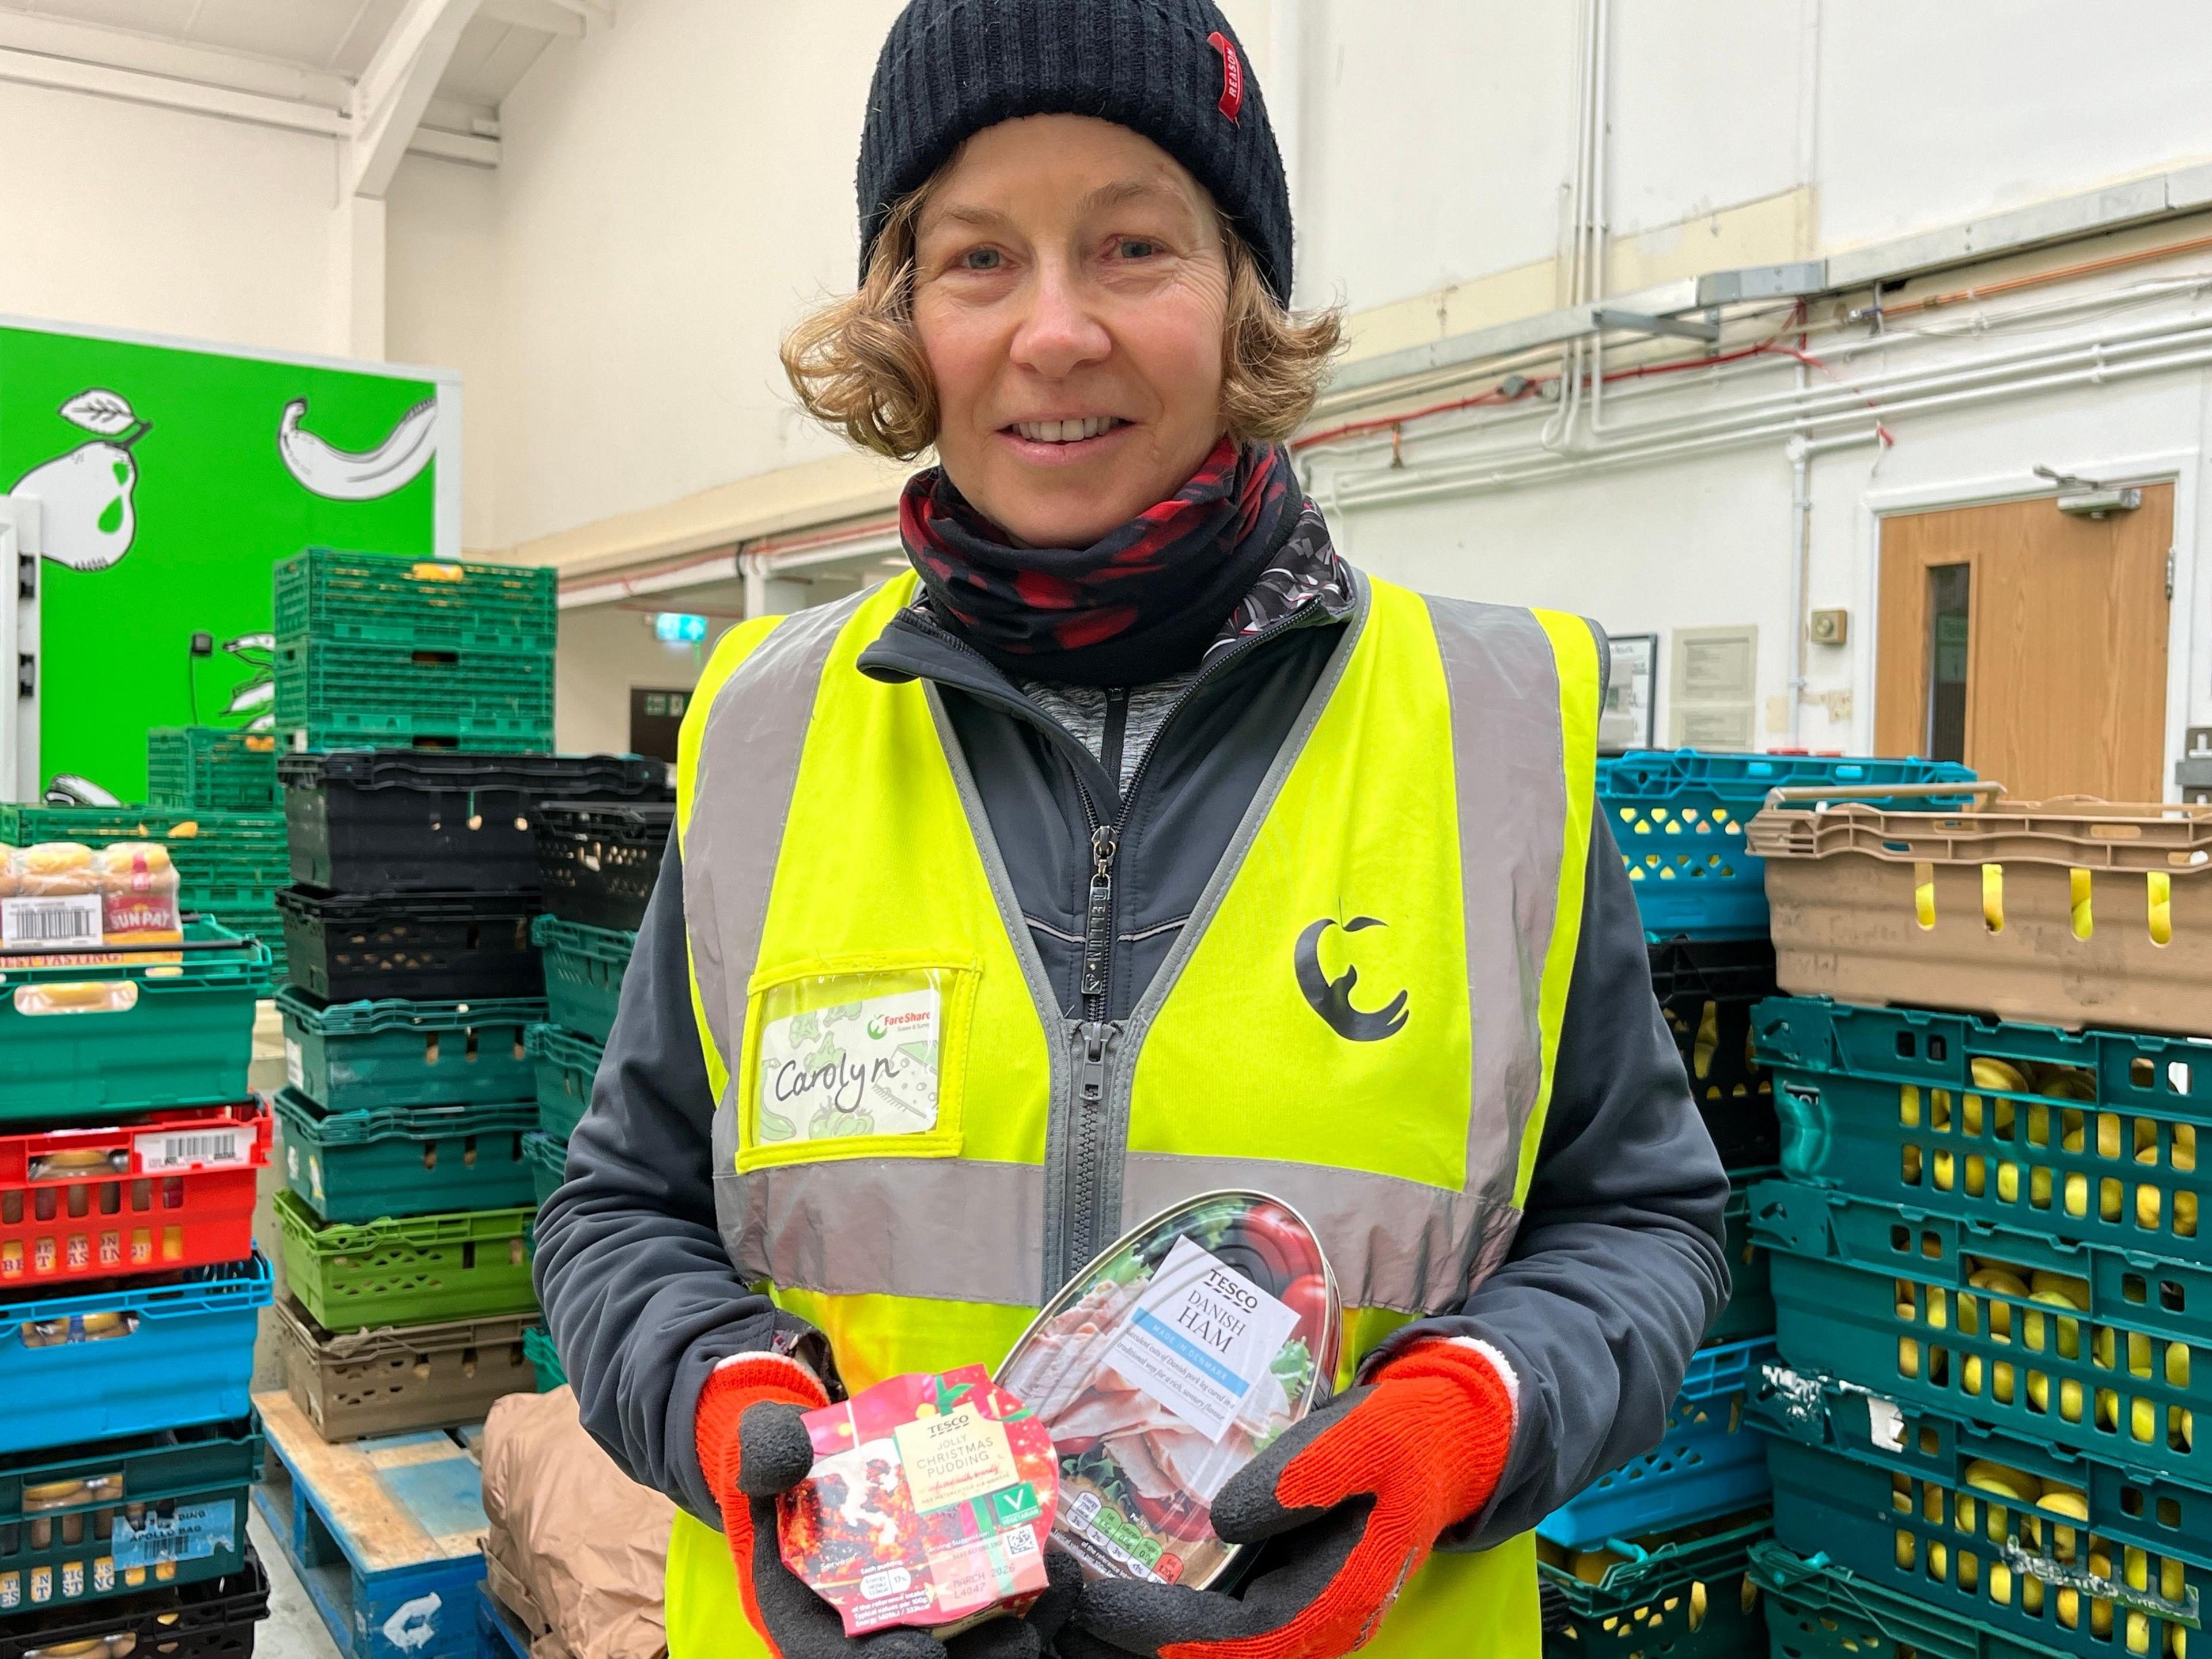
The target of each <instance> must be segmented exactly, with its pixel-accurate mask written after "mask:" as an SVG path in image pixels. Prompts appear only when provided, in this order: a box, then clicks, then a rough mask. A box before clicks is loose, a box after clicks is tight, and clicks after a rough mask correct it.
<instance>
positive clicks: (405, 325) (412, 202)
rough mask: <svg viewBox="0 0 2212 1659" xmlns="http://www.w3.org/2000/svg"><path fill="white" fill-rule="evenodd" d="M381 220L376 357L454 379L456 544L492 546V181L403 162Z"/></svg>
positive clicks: (438, 164)
mask: <svg viewBox="0 0 2212 1659" xmlns="http://www.w3.org/2000/svg"><path fill="white" fill-rule="evenodd" d="M385 206H386V212H385V355H386V356H387V357H389V358H390V359H391V360H392V362H401V363H418V364H422V365H424V366H427V367H431V368H458V369H459V370H460V371H461V375H462V387H461V428H462V430H461V456H462V462H461V484H462V497H461V544H462V545H463V546H464V547H469V548H487V547H495V546H497V545H499V544H500V542H499V527H498V522H497V518H496V506H497V491H498V484H499V469H498V467H497V466H496V465H495V459H496V457H497V454H498V445H497V442H496V438H495V435H496V430H497V428H496V425H495V422H497V420H498V418H499V412H500V410H501V399H500V398H497V397H496V396H495V387H496V386H497V385H498V381H499V378H500V371H501V367H502V360H501V337H502V334H501V330H502V322H501V313H500V294H499V270H500V261H499V241H498V229H499V224H498V211H499V181H498V177H497V175H496V174H495V173H491V172H489V170H487V169H484V168H481V167H461V166H456V165H455V164H454V163H453V162H450V161H436V160H434V159H431V158H429V157H427V156H421V155H410V156H407V157H405V158H404V160H402V161H401V162H400V163H399V171H398V174H397V175H396V176H395V177H394V178H393V179H392V193H391V195H390V197H387V198H386V204H385Z"/></svg>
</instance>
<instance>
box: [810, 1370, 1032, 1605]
mask: <svg viewBox="0 0 2212 1659" xmlns="http://www.w3.org/2000/svg"><path fill="white" fill-rule="evenodd" d="M805 1422H806V1429H807V1432H808V1434H809V1435H810V1436H811V1437H812V1438H813V1442H814V1459H815V1461H814V1468H813V1469H812V1471H811V1473H810V1474H808V1475H807V1477H806V1479H805V1481H803V1482H802V1483H800V1485H799V1486H798V1487H796V1488H795V1489H794V1490H793V1491H792V1492H787V1493H786V1494H785V1495H784V1496H783V1497H782V1498H780V1499H779V1500H778V1501H777V1514H776V1522H777V1526H776V1534H777V1540H778V1542H779V1544H780V1546H781V1550H782V1553H783V1559H784V1563H785V1565H787V1566H789V1567H790V1569H791V1570H792V1571H793V1572H795V1573H797V1574H798V1575H799V1577H800V1578H801V1579H803V1580H804V1581H805V1583H807V1584H808V1585H809V1586H810V1587H811V1588H812V1589H813V1590H814V1591H815V1592H816V1593H817V1595H820V1596H821V1597H822V1598H823V1600H824V1601H828V1602H829V1604H830V1605H831V1606H832V1607H836V1609H837V1611H838V1613H839V1614H840V1615H841V1616H842V1618H843V1620H844V1621H845V1633H846V1634H847V1635H848V1636H861V1635H866V1634H867V1633H868V1632H871V1631H877V1630H882V1629H884V1628H885V1627H887V1626H892V1625H920V1626H927V1627H929V1628H932V1629H933V1630H935V1631H937V1632H938V1634H939V1635H940V1636H945V1635H951V1634H952V1633H953V1632H955V1631H957V1630H961V1629H965V1628H967V1627H968V1626H970V1625H974V1624H979V1623H981V1621H982V1620H986V1619H989V1618H993V1617H995V1616H996V1615H998V1614H999V1613H1019V1612H1022V1611H1023V1610H1024V1609H1025V1608H1027V1607H1029V1606H1030V1603H1032V1602H1033V1601H1036V1596H1037V1594H1038V1592H1040V1591H1041V1590H1042V1589H1044V1588H1045V1571H1044V1545H1045V1539H1046V1537H1047V1535H1048V1534H1049V1533H1050V1531H1051V1529H1052V1522H1053V1514H1054V1505H1055V1503H1056V1500H1057V1498H1058V1495H1059V1464H1058V1462H1057V1461H1056V1460H1055V1458H1054V1455H1053V1446H1052V1441H1051V1439H1050V1438H1049V1437H1048V1436H1047V1435H1046V1433H1045V1430H1044V1425H1042V1424H1041V1423H1040V1422H1038V1421H1037V1419H1036V1413H1033V1412H1031V1411H1030V1410H1028V1409H1027V1408H1026V1407H1024V1406H1023V1404H1022V1403H1021V1401H1019V1400H1018V1398H1017V1397H1016V1396H1015V1395H1012V1393H1010V1392H1009V1391H1008V1390H1006V1389H1003V1388H1000V1387H999V1386H997V1385H996V1384H994V1383H993V1382H992V1381H991V1378H990V1374H989V1373H988V1372H987V1370H985V1369H984V1368H983V1367H982V1366H981V1365H966V1366H963V1367H961V1368H960V1369H959V1370H951V1371H946V1372H945V1373H943V1374H942V1375H941V1376H940V1375H933V1374H931V1373H927V1372H919V1371H917V1372H909V1373H908V1374H907V1375H905V1376H893V1377H888V1378H886V1379H885V1380H884V1381H883V1382H881V1383H877V1384H876V1385H875V1386H874V1387H873V1388H869V1389H862V1390H861V1391H860V1393H859V1394H856V1395H854V1396H853V1397H852V1398H851V1399H849V1400H846V1401H841V1402H840V1403H838V1404H836V1405H834V1406H825V1407H823V1408H822V1409H820V1410H819V1411H811V1412H809V1413H806V1416H805Z"/></svg>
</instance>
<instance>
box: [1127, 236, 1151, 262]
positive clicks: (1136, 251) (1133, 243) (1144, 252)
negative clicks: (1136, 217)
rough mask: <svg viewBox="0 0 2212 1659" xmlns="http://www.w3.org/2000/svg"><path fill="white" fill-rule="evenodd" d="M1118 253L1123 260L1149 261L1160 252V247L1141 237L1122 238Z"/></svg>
mask: <svg viewBox="0 0 2212 1659" xmlns="http://www.w3.org/2000/svg"><path fill="white" fill-rule="evenodd" d="M1118 251H1119V252H1120V253H1121V257H1122V258H1124V259H1149V258H1152V256H1153V255H1154V254H1156V253H1158V252H1159V251H1160V245H1159V244H1158V242H1155V241H1152V240H1150V239H1148V238H1146V237H1143V236H1124V237H1123V238H1122V239H1121V242H1120V244H1119V245H1118Z"/></svg>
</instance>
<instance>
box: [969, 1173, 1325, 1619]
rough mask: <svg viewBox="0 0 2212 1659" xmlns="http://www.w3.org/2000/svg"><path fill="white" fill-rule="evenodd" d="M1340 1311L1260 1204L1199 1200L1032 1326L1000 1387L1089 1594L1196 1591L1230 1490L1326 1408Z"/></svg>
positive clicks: (1242, 1198) (1269, 1207)
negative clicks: (1041, 1442) (1042, 1447)
mask: <svg viewBox="0 0 2212 1659" xmlns="http://www.w3.org/2000/svg"><path fill="white" fill-rule="evenodd" d="M1341 1318H1342V1316H1341V1311H1340V1308H1339V1306H1338V1302H1337V1291H1336V1281H1335V1279H1334V1276H1333V1275H1332V1274H1331V1273H1330V1272H1329V1267H1328V1261H1326V1260H1325V1259H1324V1258H1323V1256H1322V1250H1321V1245H1320V1243H1319V1242H1318V1241H1317V1240H1316V1238H1315V1237H1314V1233H1313V1230H1312V1229H1311V1228H1310V1227H1309V1226H1308V1225H1306V1223H1305V1221H1304V1218H1301V1217H1300V1216H1299V1215H1298V1213H1297V1212H1296V1211H1295V1210H1293V1209H1291V1206H1289V1205H1287V1204H1285V1203H1284V1202H1283V1201H1282V1200H1279V1199H1274V1198H1270V1197H1268V1196H1267V1195H1266V1194H1262V1193H1248V1192H1225V1193H1208V1194H1204V1195H1202V1196H1200V1197H1198V1198H1194V1199H1193V1200H1190V1201H1188V1203H1185V1204H1182V1205H1180V1206H1177V1207H1176V1208H1175V1209H1172V1210H1169V1211H1166V1212H1164V1213H1162V1214H1159V1215H1157V1216H1154V1217H1153V1218H1152V1219H1151V1220H1149V1221H1146V1222H1145V1223H1144V1224H1143V1225H1140V1226H1139V1227H1137V1228H1135V1229H1133V1231H1130V1232H1129V1233H1127V1235H1125V1236H1124V1237H1121V1238H1120V1239H1118V1240H1116V1241H1115V1243H1113V1244H1112V1245H1110V1246H1109V1248H1108V1249H1106V1250H1105V1251H1104V1252H1103V1254H1102V1255H1099V1257H1098V1258H1097V1260H1096V1261H1092V1262H1091V1264H1090V1265H1089V1266H1088V1267H1085V1268H1084V1270H1083V1271H1082V1272H1081V1273H1078V1274H1077V1275H1076V1276H1075V1278H1074V1279H1072V1280H1071V1281H1070V1282H1069V1283H1068V1284H1067V1285H1066V1287H1065V1288H1064V1289H1063V1290H1061V1291H1060V1294H1059V1295H1057V1296H1055V1297H1054V1298H1053V1299H1052V1301H1051V1302H1050V1303H1049V1304H1048V1305H1047V1306H1046V1307H1045V1309H1044V1310H1043V1311H1042V1312H1041V1313H1040V1314H1039V1315H1038V1316H1037V1317H1036V1321H1035V1322H1033V1323H1032V1324H1031V1325H1030V1328H1029V1329H1028V1330H1027V1331H1026V1332H1024V1334H1023V1335H1022V1338H1021V1340H1019V1341H1018V1342H1017V1343H1016V1344H1015V1345H1014V1347H1013V1351H1012V1352H1011V1353H1009V1354H1008V1355H1007V1357H1006V1363H1005V1364H1002V1365H1001V1366H1000V1368H999V1381H1000V1383H1002V1384H1003V1385H1004V1386H1005V1387H1006V1388H1007V1389H1011V1390H1012V1392H1013V1393H1014V1394H1016V1395H1019V1396H1020V1397H1021V1398H1022V1399H1023V1400H1024V1401H1027V1402H1028V1404H1029V1406H1030V1409H1031V1410H1032V1411H1034V1412H1035V1413H1036V1416H1037V1418H1038V1419H1039V1420H1040V1421H1041V1422H1042V1424H1043V1425H1044V1426H1045V1428H1046V1429H1047V1430H1048V1431H1049V1432H1050V1433H1051V1435H1052V1440H1053V1445H1054V1448H1055V1449H1057V1451H1058V1452H1059V1454H1060V1516H1059V1518H1058V1520H1057V1521H1055V1522H1054V1527H1053V1534H1054V1537H1055V1538H1056V1539H1057V1540H1058V1541H1059V1542H1060V1544H1061V1545H1062V1546H1063V1547H1066V1549H1067V1551H1068V1552H1069V1553H1071V1554H1072V1555H1073V1556H1074V1557H1075V1558H1076V1559H1077V1560H1078V1561H1079V1562H1081V1563H1082V1565H1083V1568H1084V1571H1085V1572H1086V1573H1088V1574H1089V1575H1090V1576H1091V1577H1134V1578H1150V1579H1154V1580H1158V1581H1160V1582H1163V1583H1183V1584H1189V1585H1193V1586H1194V1587H1197V1588H1201V1589H1202V1588H1204V1587H1205V1586H1206V1585H1207V1584H1210V1583H1214V1582H1215V1581H1216V1580H1218V1579H1219V1578H1220V1577H1222V1575H1223V1574H1224V1573H1225V1572H1227V1571H1229V1570H1230V1568H1231V1566H1232V1565H1235V1562H1236V1560H1237V1557H1238V1556H1239V1554H1240V1553H1242V1552H1241V1551H1240V1550H1239V1548H1238V1547H1237V1546H1234V1545H1231V1544H1228V1543H1225V1542H1224V1541H1222V1540H1221V1539H1219V1538H1218V1537H1217V1536H1215V1534H1214V1531H1213V1528H1212V1521H1211V1513H1212V1502H1213V1498H1214V1495H1215V1494H1216V1493H1218V1492H1219V1491H1220V1490H1221V1488H1222V1486H1224V1484H1225V1483H1226V1482H1227V1480H1229V1477H1230V1476H1231V1475H1232V1474H1236V1473H1237V1470H1239V1469H1241V1468H1243V1467H1244V1465H1245V1464H1247V1463H1248V1462H1250V1461H1251V1460H1252V1458H1253V1457H1254V1456H1255V1455H1256V1454H1257V1453H1258V1452H1259V1450H1260V1449H1261V1448H1262V1447H1264V1446H1265V1445H1267V1443H1268V1442H1269V1441H1271V1440H1273V1438H1274V1437H1276V1436H1277V1435H1279V1434H1280V1433H1281V1432H1282V1431H1284V1430H1285V1429H1286V1428H1288V1427H1290V1426H1291V1424H1293V1423H1296V1422H1297V1421H1298V1419H1301V1418H1303V1417H1304V1415H1305V1414H1306V1413H1307V1412H1308V1411H1310V1409H1312V1407H1314V1406H1315V1405H1316V1404H1318V1403H1320V1402H1322V1401H1326V1400H1327V1399H1328V1395H1329V1389H1330V1387H1331V1384H1332V1382H1333V1379H1334V1376H1335V1371H1336V1361H1337V1350H1338V1345H1339V1342H1340V1327H1341Z"/></svg>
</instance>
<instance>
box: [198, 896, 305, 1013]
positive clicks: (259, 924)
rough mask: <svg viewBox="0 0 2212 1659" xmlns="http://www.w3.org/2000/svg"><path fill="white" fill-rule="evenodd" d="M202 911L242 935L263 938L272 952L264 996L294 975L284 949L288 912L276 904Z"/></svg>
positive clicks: (265, 946)
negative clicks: (285, 912)
mask: <svg viewBox="0 0 2212 1659" xmlns="http://www.w3.org/2000/svg"><path fill="white" fill-rule="evenodd" d="M202 914H204V915H205V916H206V917H207V919H208V920H209V921H212V922H214V923H215V924H216V926H217V927H228V929H229V930H230V931H231V932H232V933H236V934H237V935H238V936H239V937H240V938H241V939H258V940H260V941H261V945H262V947H263V948H264V950H266V951H268V952H269V969H268V973H267V975H266V977H265V979H264V981H263V985H262V991H261V994H262V995H263V996H269V995H270V994H273V993H274V992H275V991H276V988H277V987H279V986H281V985H283V984H284V983H285V981H287V980H289V978H290V977H291V974H290V968H289V963H288V961H287V958H286V956H285V951H284V916H283V912H282V911H280V910H278V909H277V908H276V907H275V906H273V905H252V906H244V907H240V908H236V909H222V908H210V909H207V910H204V912H203V913H202Z"/></svg>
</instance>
